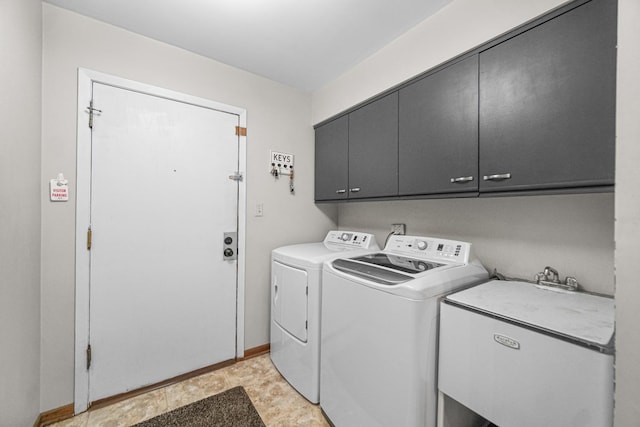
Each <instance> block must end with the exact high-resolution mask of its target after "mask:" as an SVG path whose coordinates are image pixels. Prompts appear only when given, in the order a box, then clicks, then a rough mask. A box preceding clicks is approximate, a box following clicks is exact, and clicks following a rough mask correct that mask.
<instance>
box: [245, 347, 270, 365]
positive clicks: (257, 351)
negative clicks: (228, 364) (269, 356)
mask: <svg viewBox="0 0 640 427" xmlns="http://www.w3.org/2000/svg"><path fill="white" fill-rule="evenodd" d="M270 350H271V345H270V344H264V345H259V346H257V347H253V348H249V349H246V350H245V351H244V357H239V358H238V362H239V361H241V360H247V359H251V358H252V357H257V356H261V355H263V354H265V353H269V351H270Z"/></svg>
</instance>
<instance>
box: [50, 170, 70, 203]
mask: <svg viewBox="0 0 640 427" xmlns="http://www.w3.org/2000/svg"><path fill="white" fill-rule="evenodd" d="M49 191H50V197H51V201H52V202H66V201H68V200H69V181H67V180H66V179H64V175H63V174H61V173H59V174H58V178H56V179H52V180H50V181H49Z"/></svg>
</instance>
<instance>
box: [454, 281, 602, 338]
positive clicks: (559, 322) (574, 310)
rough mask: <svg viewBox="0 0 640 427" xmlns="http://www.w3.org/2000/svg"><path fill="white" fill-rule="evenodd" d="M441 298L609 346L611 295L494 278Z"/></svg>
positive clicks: (538, 327)
mask: <svg viewBox="0 0 640 427" xmlns="http://www.w3.org/2000/svg"><path fill="white" fill-rule="evenodd" d="M445 301H446V302H449V303H451V304H453V305H458V306H462V307H466V308H469V309H472V310H477V311H480V312H484V313H486V314H489V315H492V316H495V317H499V318H503V319H506V320H511V321H514V322H517V323H521V324H523V325H526V326H529V327H532V328H534V329H538V330H541V331H543V332H547V333H552V334H553V335H558V336H562V337H565V338H569V339H571V340H573V341H578V342H580V343H583V344H591V345H595V346H596V347H598V348H600V349H602V350H607V349H610V348H611V347H612V345H613V340H612V338H613V333H614V305H613V304H614V302H613V299H612V298H607V297H603V296H597V295H592V294H587V293H584V292H567V291H562V290H550V289H543V288H540V287H538V286H536V285H535V284H533V283H527V282H515V281H506V280H501V281H499V280H494V281H491V282H487V283H484V284H482V285H478V286H475V287H473V288H470V289H466V290H464V291H461V292H458V293H455V294H451V295H449V296H447V297H446V300H445Z"/></svg>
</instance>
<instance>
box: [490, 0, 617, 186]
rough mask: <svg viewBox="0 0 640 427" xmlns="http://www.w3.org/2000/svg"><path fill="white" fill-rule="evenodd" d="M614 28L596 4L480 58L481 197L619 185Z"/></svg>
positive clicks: (612, 18)
mask: <svg viewBox="0 0 640 427" xmlns="http://www.w3.org/2000/svg"><path fill="white" fill-rule="evenodd" d="M615 23H616V6H615V2H614V1H611V0H593V1H591V2H589V3H586V4H584V5H582V6H580V7H578V8H575V9H573V10H570V11H569V12H566V13H564V14H563V15H560V16H558V17H556V18H554V19H551V20H550V21H547V22H545V23H543V24H542V25H539V26H537V27H534V28H532V29H531V30H529V31H526V32H524V33H522V34H520V35H518V36H516V37H513V38H511V39H509V40H507V41H505V42H503V43H501V44H499V45H497V46H495V47H492V48H490V49H488V50H486V51H484V52H481V53H480V191H509V190H526V189H536V188H560V187H576V186H593V185H611V184H613V183H614V143H615V140H614V135H615V62H616V53H615V45H616V25H615ZM496 174H510V175H511V177H510V178H509V179H504V180H495V181H485V180H483V177H484V176H489V175H496Z"/></svg>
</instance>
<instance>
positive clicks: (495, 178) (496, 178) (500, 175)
mask: <svg viewBox="0 0 640 427" xmlns="http://www.w3.org/2000/svg"><path fill="white" fill-rule="evenodd" d="M509 178H511V174H510V173H497V174H495V175H485V176H483V177H482V179H484V180H485V181H500V180H503V179H509Z"/></svg>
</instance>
